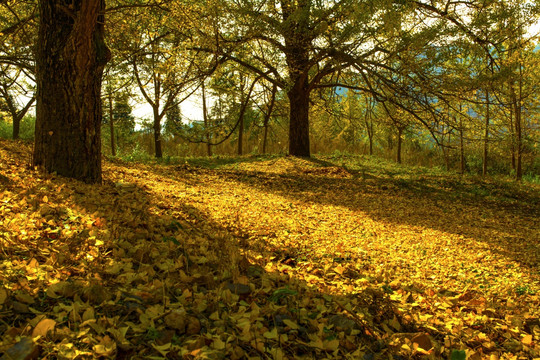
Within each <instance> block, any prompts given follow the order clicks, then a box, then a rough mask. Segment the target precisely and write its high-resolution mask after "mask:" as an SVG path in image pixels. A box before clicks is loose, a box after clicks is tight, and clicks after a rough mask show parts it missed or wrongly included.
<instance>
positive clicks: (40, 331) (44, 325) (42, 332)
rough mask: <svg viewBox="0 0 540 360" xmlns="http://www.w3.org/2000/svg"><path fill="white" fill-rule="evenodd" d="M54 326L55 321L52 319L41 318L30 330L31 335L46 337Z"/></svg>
mask: <svg viewBox="0 0 540 360" xmlns="http://www.w3.org/2000/svg"><path fill="white" fill-rule="evenodd" d="M55 326H56V321H54V320H52V319H43V320H41V321H40V322H39V323H38V324H37V325H36V327H35V328H34V330H33V331H32V337H36V336H41V337H46V336H47V333H48V332H49V331H54V328H55Z"/></svg>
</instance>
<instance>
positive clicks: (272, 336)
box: [263, 328, 278, 339]
mask: <svg viewBox="0 0 540 360" xmlns="http://www.w3.org/2000/svg"><path fill="white" fill-rule="evenodd" d="M263 336H264V337H265V338H267V339H277V338H278V332H277V328H273V329H272V331H267V332H265V333H264V334H263Z"/></svg>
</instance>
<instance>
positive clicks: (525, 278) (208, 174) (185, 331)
mask: <svg viewBox="0 0 540 360" xmlns="http://www.w3.org/2000/svg"><path fill="white" fill-rule="evenodd" d="M30 157H31V149H30V148H29V146H27V145H26V144H24V143H23V142H21V141H8V140H0V164H2V167H0V189H1V190H2V191H0V334H1V336H0V339H1V340H0V341H1V342H0V354H1V353H4V356H3V357H0V358H1V359H2V360H4V359H12V358H14V359H75V358H77V359H87V358H104V359H107V358H111V359H112V358H117V359H365V360H369V359H452V360H454V359H456V360H457V359H532V358H538V357H540V345H539V342H538V341H539V339H540V319H539V316H540V306H539V303H540V302H539V299H538V291H540V268H539V263H540V262H539V259H540V251H539V246H540V245H539V242H538V240H539V238H540V232H539V231H540V228H539V226H538V220H539V216H538V215H539V214H540V191H539V190H540V188H539V186H538V185H535V184H528V183H516V182H510V181H504V180H494V179H480V178H476V177H473V176H459V175H453V174H450V173H443V172H437V171H436V170H430V169H426V168H410V167H406V166H402V165H397V164H390V163H387V162H384V161H378V160H376V159H375V158H371V157H369V156H324V157H316V158H312V159H302V158H295V157H283V156H259V157H257V156H248V157H236V158H225V157H221V158H220V157H213V158H207V159H204V160H202V159H188V160H186V161H185V162H180V163H178V164H167V165H165V164H163V163H158V162H153V163H147V164H144V163H128V162H124V161H121V160H112V161H110V160H104V161H103V179H104V180H103V184H94V185H91V184H84V183H82V182H79V181H77V180H73V179H68V178H64V177H60V176H56V175H54V174H52V175H51V174H45V173H41V172H38V171H36V170H34V169H32V168H31V167H30V166H29V164H30V162H31V159H30ZM31 339H33V340H31ZM17 351H19V352H18V353H17ZM10 356H11V357H10ZM17 356H19V357H17Z"/></svg>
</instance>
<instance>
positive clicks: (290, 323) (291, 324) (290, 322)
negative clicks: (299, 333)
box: [283, 319, 299, 330]
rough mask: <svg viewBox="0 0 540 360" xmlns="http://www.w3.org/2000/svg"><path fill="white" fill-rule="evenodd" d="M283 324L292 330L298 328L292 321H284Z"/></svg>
mask: <svg viewBox="0 0 540 360" xmlns="http://www.w3.org/2000/svg"><path fill="white" fill-rule="evenodd" d="M283 323H284V324H285V325H287V326H288V327H290V328H291V329H293V330H298V328H299V326H298V324H297V323H295V322H294V321H291V320H289V319H284V320H283Z"/></svg>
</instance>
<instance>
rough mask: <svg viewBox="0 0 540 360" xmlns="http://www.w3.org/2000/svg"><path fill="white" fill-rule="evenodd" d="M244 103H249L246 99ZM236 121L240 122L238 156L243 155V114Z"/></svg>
mask: <svg viewBox="0 0 540 360" xmlns="http://www.w3.org/2000/svg"><path fill="white" fill-rule="evenodd" d="M246 101H249V99H247V100H246ZM242 103H243V102H242ZM238 121H240V123H239V124H238V155H243V154H244V114H243V113H242V114H241V115H240V119H239V120H238Z"/></svg>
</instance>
